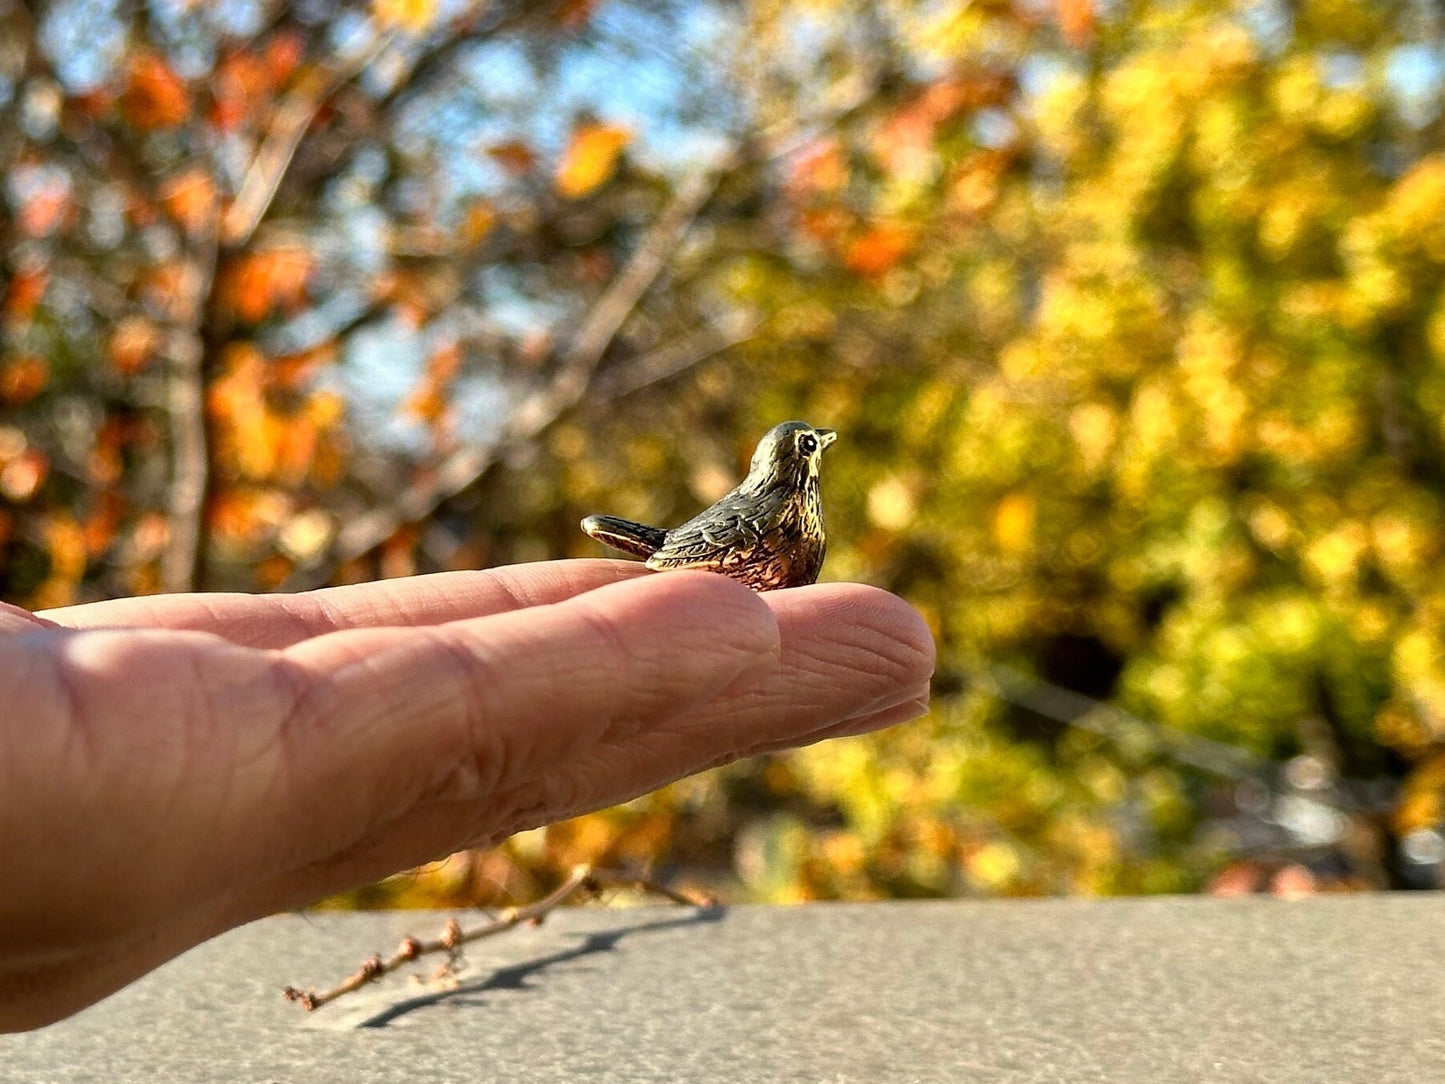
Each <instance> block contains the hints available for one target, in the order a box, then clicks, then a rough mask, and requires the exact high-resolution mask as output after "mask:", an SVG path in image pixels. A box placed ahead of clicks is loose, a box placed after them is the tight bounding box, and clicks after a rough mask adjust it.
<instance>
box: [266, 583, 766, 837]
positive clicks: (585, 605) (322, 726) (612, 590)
mask: <svg viewBox="0 0 1445 1084" xmlns="http://www.w3.org/2000/svg"><path fill="white" fill-rule="evenodd" d="M777 651H778V631H777V623H776V620H775V618H774V617H773V614H772V611H771V610H770V609H769V608H768V606H767V605H765V604H764V602H763V601H762V600H761V599H760V598H759V596H757V595H755V594H754V593H752V592H751V591H749V590H747V589H746V588H744V587H742V586H741V585H740V584H737V583H734V582H733V581H731V580H727V579H725V578H723V577H720V576H715V575H712V574H709V573H686V574H684V573H673V574H669V575H666V576H647V577H642V578H637V579H633V580H630V581H628V582H623V583H618V584H613V585H611V586H608V587H603V588H599V589H598V590H595V591H592V592H589V593H587V594H584V595H580V596H578V597H575V598H572V599H569V600H567V601H565V602H561V603H557V604H555V605H551V606H545V607H534V608H530V609H528V610H526V611H521V612H514V613H507V614H499V615H495V616H491V617H485V618H477V619H471V620H466V621H458V622H452V623H450V624H447V625H441V626H435V627H432V628H428V629H425V630H419V629H414V630H402V629H370V630H353V631H347V632H340V633H333V634H331V635H328V636H321V637H317V638H314V639H312V640H308V641H305V642H303V643H300V644H297V645H295V646H294V647H292V648H290V649H288V650H287V651H286V652H285V653H284V654H283V655H282V657H281V662H280V665H281V667H282V669H283V673H284V674H285V675H286V678H285V680H287V681H288V682H289V683H290V685H291V688H292V690H293V691H292V696H291V700H292V705H291V710H290V712H289V713H288V714H289V720H288V722H287V723H286V725H285V729H284V732H283V733H282V734H281V735H280V736H279V744H280V746H281V748H282V750H283V752H282V755H283V756H284V758H285V764H284V770H285V773H286V779H285V786H286V790H287V793H286V795H285V796H284V799H283V800H282V801H281V802H279V803H277V802H276V801H275V800H274V798H268V799H267V801H266V803H265V806H264V808H263V809H259V810H257V811H256V812H257V814H258V815H265V816H280V817H281V818H282V820H281V822H280V823H279V824H278V825H277V826H276V827H277V829H278V832H277V836H278V837H279V838H280V840H281V842H283V843H287V844H289V843H290V841H292V840H298V837H297V833H296V832H295V830H294V825H295V824H297V823H305V824H307V826H308V832H307V834H306V838H305V839H304V841H300V840H298V841H299V842H304V844H305V848H306V852H307V853H306V854H305V855H304V856H298V857H304V858H305V859H306V860H314V859H316V858H320V857H323V856H325V855H329V854H332V853H334V852H335V851H336V850H337V849H339V848H341V847H345V846H351V845H353V844H354V843H355V842H356V841H357V840H358V839H359V838H361V837H363V836H364V835H366V834H367V833H369V832H371V831H373V830H374V829H376V828H377V827H378V826H380V825H382V824H386V823H390V822H392V821H394V820H395V819H396V818H398V817H400V816H401V815H403V814H404V813H405V812H406V811H407V810H408V809H411V808H414V807H415V806H417V805H418V804H421V803H423V802H426V801H429V800H436V799H437V798H439V797H442V796H445V797H447V798H449V799H453V800H456V799H465V800H470V801H471V802H472V803H473V808H474V811H475V815H476V817H478V818H483V819H484V818H485V817H486V816H488V813H487V808H488V806H489V804H490V803H492V802H494V801H495V800H496V796H497V795H498V794H503V793H508V792H510V791H512V790H514V789H515V788H517V787H519V786H521V785H523V783H524V782H525V781H526V780H530V779H534V778H538V777H544V776H547V775H550V774H552V773H554V772H555V773H562V772H564V770H565V768H566V766H568V765H571V764H575V763H579V762H581V763H585V762H588V761H591V760H593V759H596V758H598V757H599V756H601V755H603V754H602V753H601V752H599V751H600V750H603V749H608V748H610V747H612V746H615V745H618V744H626V743H627V742H628V739H629V736H630V735H632V734H634V733H636V732H639V731H640V732H646V731H647V730H648V729H650V728H651V727H653V726H655V725H656V722H657V720H663V719H671V718H674V717H676V716H678V715H681V714H684V713H686V712H687V711H688V710H691V709H692V708H693V707H694V706H695V705H697V704H698V703H700V702H704V701H706V700H708V699H710V698H712V697H714V696H716V695H717V694H718V693H719V692H720V691H721V690H722V689H723V688H725V687H726V686H728V685H729V684H731V683H732V682H733V681H734V680H736V679H738V678H739V675H741V674H746V673H752V672H754V671H758V670H764V671H769V672H770V671H772V670H773V669H775V667H776V656H777ZM263 835H264V833H263Z"/></svg>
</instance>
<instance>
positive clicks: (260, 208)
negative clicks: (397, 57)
mask: <svg viewBox="0 0 1445 1084" xmlns="http://www.w3.org/2000/svg"><path fill="white" fill-rule="evenodd" d="M393 40H394V39H393V36H392V35H383V36H382V37H380V38H378V39H377V40H376V41H374V42H373V43H372V44H371V46H370V47H369V48H366V49H359V50H357V51H356V53H354V54H353V55H352V56H350V57H348V58H347V59H345V60H343V61H342V62H341V63H340V64H338V65H336V66H335V67H334V68H329V69H325V70H322V71H319V72H309V73H308V74H307V76H306V77H303V78H302V79H301V81H300V82H299V84H298V85H297V86H296V88H295V89H294V90H292V91H291V93H290V94H288V95H287V96H286V100H285V101H284V102H282V103H281V105H280V107H279V108H278V109H277V110H276V116H275V118H274V120H273V121H272V123H271V128H270V131H268V132H267V133H266V138H265V139H264V140H263V141H262V143H261V146H260V148H259V149H258V150H257V151H256V157H255V158H253V159H252V161H251V166H250V168H249V169H247V170H246V176H245V179H244V180H242V182H241V190H240V191H239V192H238V193H236V198H235V199H234V200H232V201H231V205H230V206H229V207H228V208H226V214H225V216H224V217H223V218H222V220H221V243H222V244H224V245H226V246H227V247H228V248H235V247H237V246H239V245H244V244H245V243H246V242H247V241H249V240H250V239H251V236H252V235H253V234H254V233H255V232H256V227H257V226H259V225H260V224H261V219H262V218H264V217H265V215H266V211H267V210H268V209H269V208H270V206H271V203H272V201H274V200H275V198H276V192H277V191H278V190H279V189H280V187H281V181H282V180H283V179H284V178H285V176H286V171H287V170H288V169H289V168H290V167H291V162H292V159H294V158H295V157H296V151H297V148H299V147H300V146H301V139H302V137H303V136H304V135H305V134H306V130H307V129H308V128H310V127H311V122H312V121H314V120H315V119H316V114H317V113H319V112H320V111H321V107H322V106H324V105H325V104H326V102H327V101H328V100H329V99H330V98H331V96H332V95H333V94H335V93H336V91H337V90H338V89H340V88H341V87H342V86H344V85H345V84H347V83H349V82H350V81H351V80H352V79H355V78H356V77H357V76H358V75H359V74H361V72H363V71H364V70H365V69H366V68H367V67H368V66H369V65H370V64H371V62H372V61H374V60H375V59H376V58H377V57H378V56H380V55H381V53H382V51H383V50H384V49H385V48H386V47H387V46H388V45H389V44H391V42H392V41H393Z"/></svg>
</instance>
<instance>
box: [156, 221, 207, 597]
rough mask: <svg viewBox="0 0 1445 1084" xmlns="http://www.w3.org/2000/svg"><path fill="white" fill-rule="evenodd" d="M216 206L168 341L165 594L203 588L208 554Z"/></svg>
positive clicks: (188, 273)
mask: <svg viewBox="0 0 1445 1084" xmlns="http://www.w3.org/2000/svg"><path fill="white" fill-rule="evenodd" d="M219 210H220V208H219V204H217V205H214V206H213V208H212V212H211V220H210V224H209V226H208V227H207V228H206V231H205V233H204V234H203V236H202V237H201V238H200V239H199V241H198V242H197V243H196V247H195V248H194V249H193V251H192V255H191V258H190V259H188V260H187V261H186V280H187V281H186V287H187V299H186V301H187V311H186V312H185V313H184V316H183V319H184V324H183V325H182V326H177V327H176V328H174V329H173V331H172V334H171V336H170V349H169V350H168V351H167V353H168V354H169V362H170V366H169V369H168V371H167V374H166V414H167V418H168V421H169V427H170V436H171V477H170V484H169V486H168V488H167V491H166V524H167V527H168V529H169V534H168V537H167V540H166V548H165V552H164V553H162V554H161V585H162V587H164V588H165V590H167V591H196V590H199V589H200V588H201V586H202V584H201V580H202V578H203V568H204V562H205V549H206V524H205V517H206V494H207V492H208V491H209V489H210V484H211V449H210V439H209V437H210V435H209V432H208V430H207V422H206V370H207V367H208V366H207V354H208V337H207V330H206V323H207V313H208V312H209V309H210V296H211V288H212V286H213V284H214V282H215V277H216V259H217V250H218V245H219V242H218V238H217V234H216V231H217V228H218V226H219V222H218V218H219Z"/></svg>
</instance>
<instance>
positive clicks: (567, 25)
mask: <svg viewBox="0 0 1445 1084" xmlns="http://www.w3.org/2000/svg"><path fill="white" fill-rule="evenodd" d="M600 2H601V0H562V4H561V6H560V8H559V9H558V11H557V22H558V24H559V25H560V26H561V27H562V29H563V30H566V31H569V32H570V31H574V30H580V29H581V28H582V27H584V26H586V25H587V21H588V20H589V19H591V18H592V13H593V12H594V11H596V10H597V5H598V4H599V3H600Z"/></svg>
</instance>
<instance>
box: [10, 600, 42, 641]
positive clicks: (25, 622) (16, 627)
mask: <svg viewBox="0 0 1445 1084" xmlns="http://www.w3.org/2000/svg"><path fill="white" fill-rule="evenodd" d="M51 627H53V626H52V624H51V622H49V621H47V620H45V618H43V617H37V616H35V614H33V613H31V612H30V611H29V610H22V609H21V608H20V607H19V606H11V605H8V604H7V603H4V602H0V636H8V635H11V634H12V633H17V632H34V631H35V630H36V629H48V628H51Z"/></svg>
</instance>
